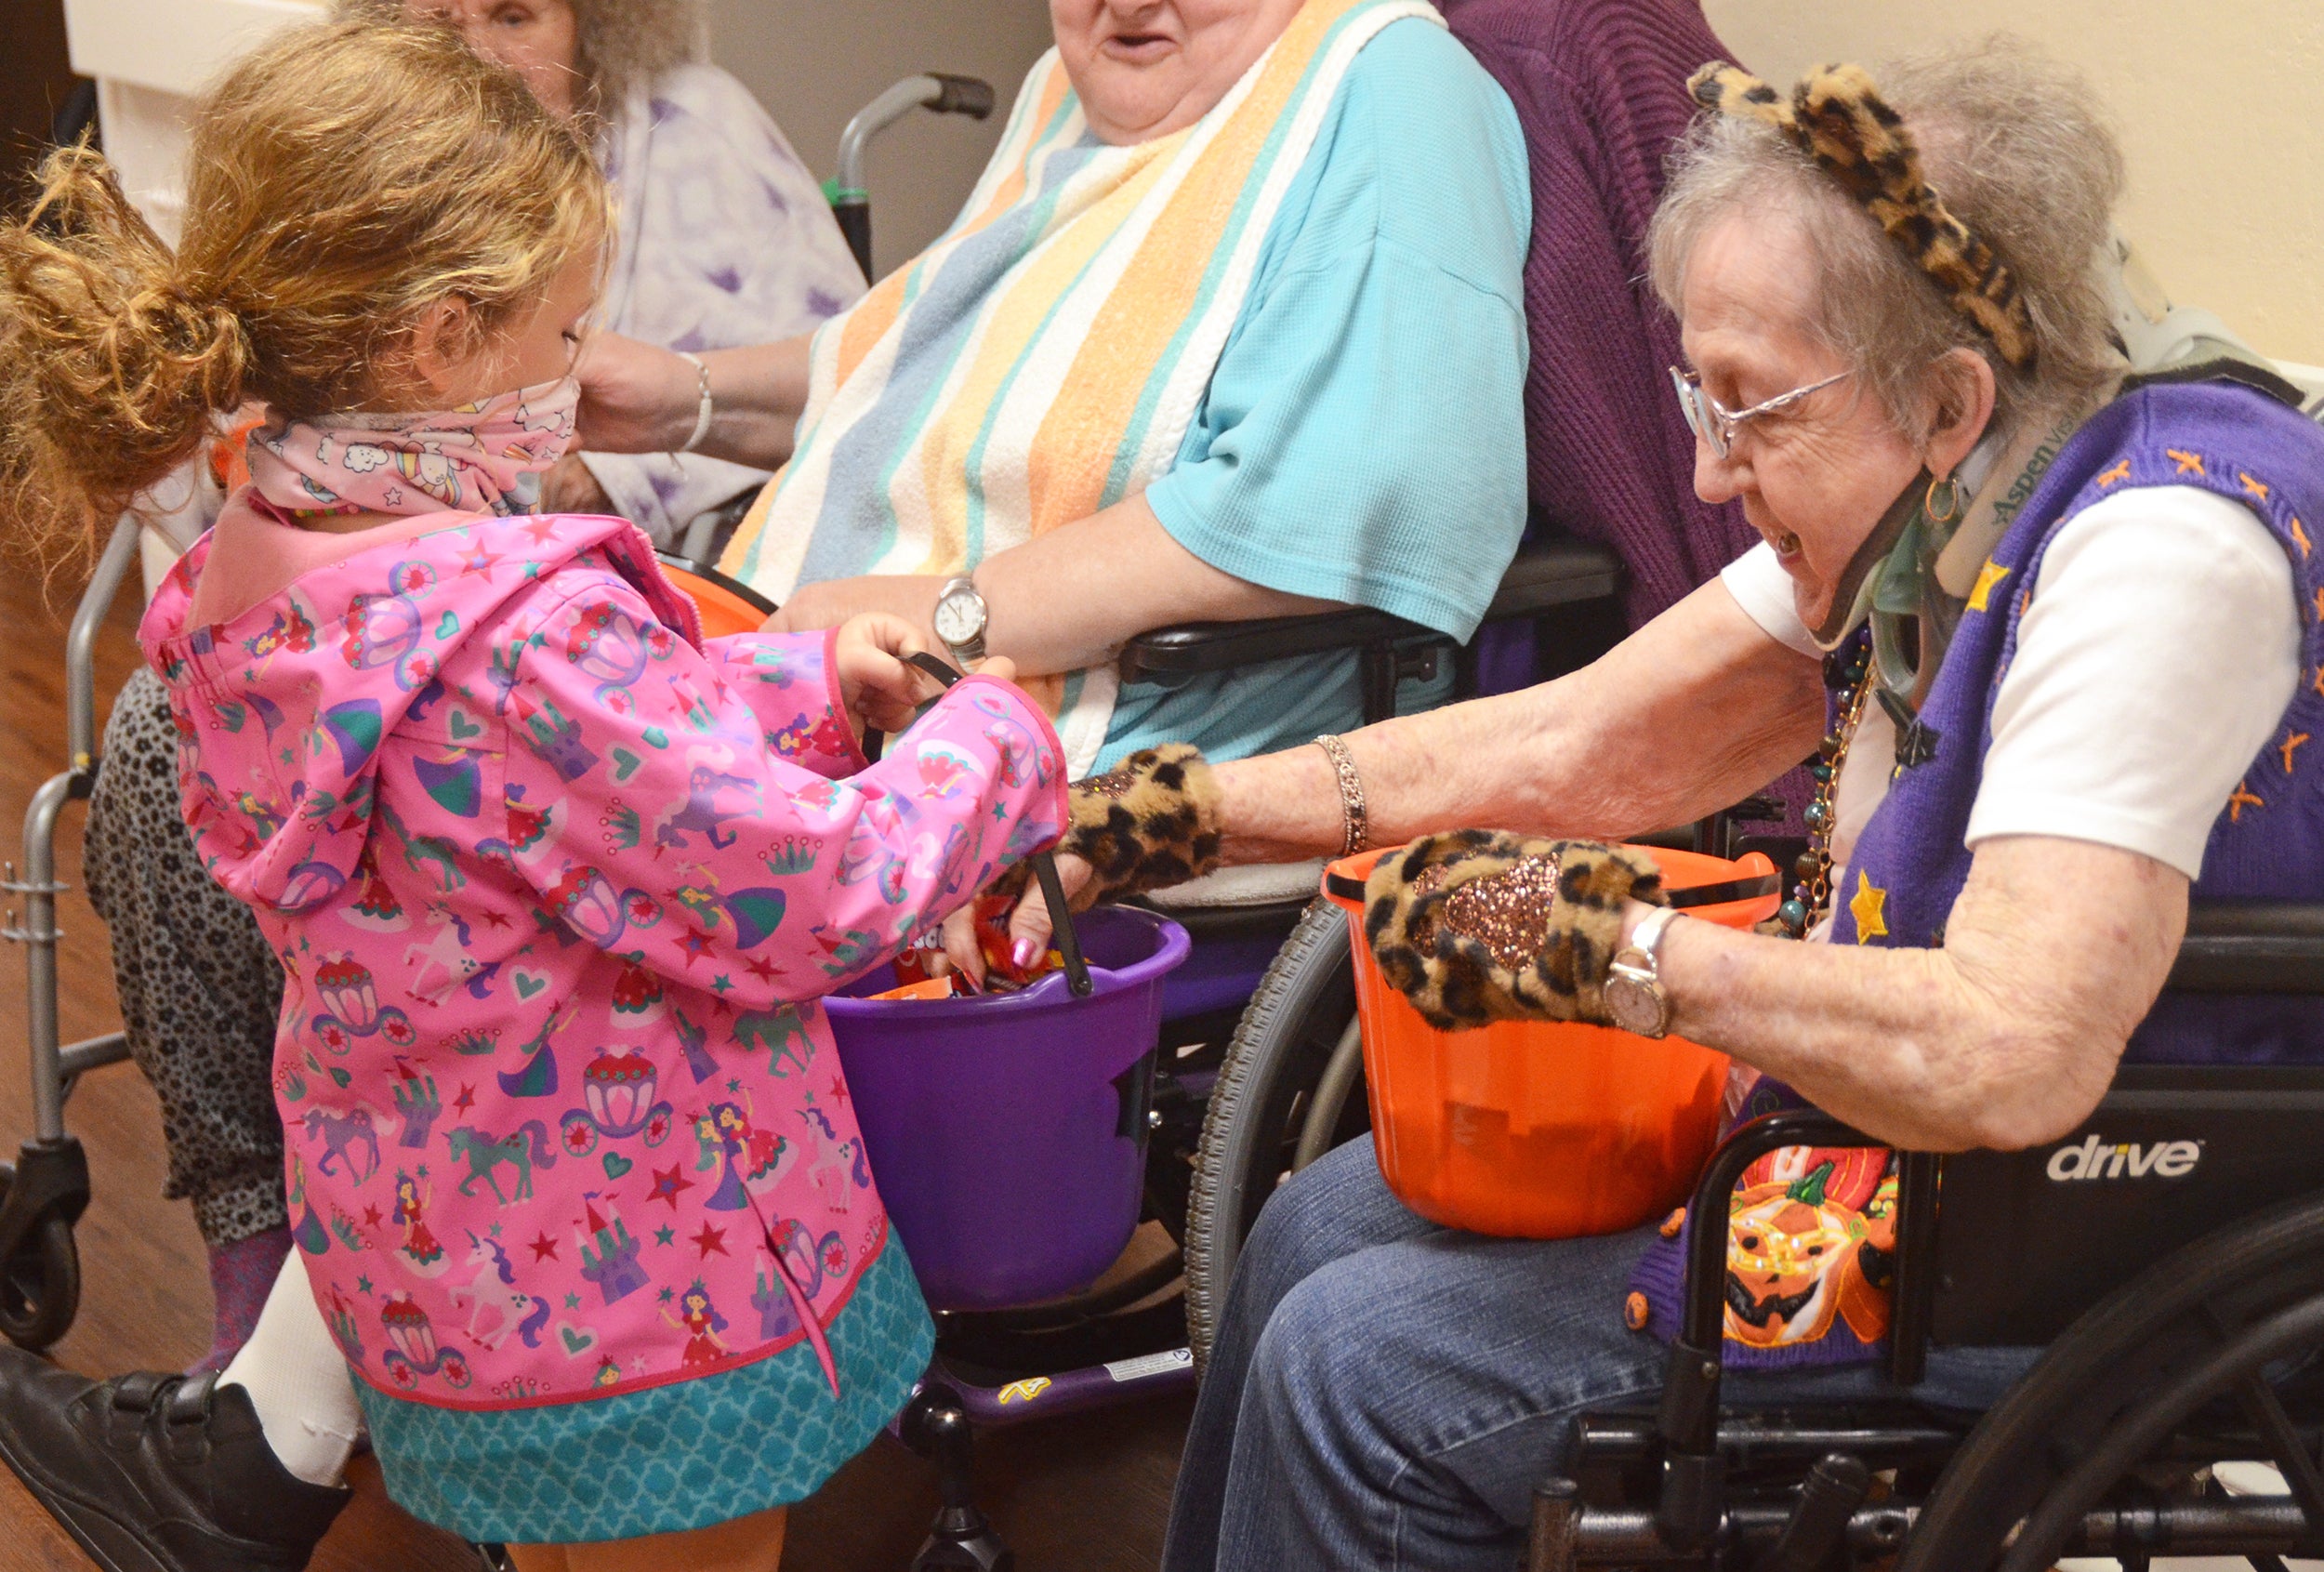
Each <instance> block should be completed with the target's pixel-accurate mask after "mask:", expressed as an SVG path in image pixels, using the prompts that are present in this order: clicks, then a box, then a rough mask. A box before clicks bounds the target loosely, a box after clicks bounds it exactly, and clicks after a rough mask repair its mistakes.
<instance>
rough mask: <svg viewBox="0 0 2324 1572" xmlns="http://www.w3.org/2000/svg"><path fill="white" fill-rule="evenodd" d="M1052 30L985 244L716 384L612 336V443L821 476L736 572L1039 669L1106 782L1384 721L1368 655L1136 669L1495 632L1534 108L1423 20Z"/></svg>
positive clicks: (1084, 11) (1419, 12)
mask: <svg viewBox="0 0 2324 1572" xmlns="http://www.w3.org/2000/svg"><path fill="white" fill-rule="evenodd" d="M1050 12H1051V17H1052V20H1053V23H1054V27H1055V32H1056V37H1057V44H1058V46H1057V49H1056V50H1055V51H1054V52H1053V53H1051V54H1050V55H1048V56H1045V57H1044V58H1043V59H1041V60H1040V61H1039V62H1037V64H1036V65H1035V66H1034V68H1033V70H1032V72H1031V73H1030V74H1029V75H1028V76H1027V77H1026V79H1025V82H1024V85H1023V87H1022V89H1021V90H1020V91H1019V93H1018V96H1017V100H1016V108H1015V110H1014V112H1013V113H1012V115H1011V118H1010V124H1009V125H1008V127H1007V129H1006V130H1005V131H1004V132H1003V134H1002V138H1001V141H1000V145H999V146H998V148H997V150H996V151H995V152H994V155H993V158H992V161H991V163H990V164H989V165H988V166H987V168H986V170H985V173H984V177H983V178H982V179H981V180H980V182H979V184H978V186H977V189H976V190H975V191H974V192H972V193H971V196H970V198H969V201H968V203H967V205H965V206H964V208H963V209H962V213H961V216H960V218H958V219H957V221H956V222H955V224H954V226H953V228H952V229H951V231H948V232H947V233H946V234H945V235H944V236H943V237H942V238H940V239H939V240H938V241H937V242H936V243H935V244H934V245H932V246H931V248H930V249H929V250H928V251H927V252H926V253H924V254H923V255H921V256H920V257H918V258H915V259H913V260H912V261H910V262H908V263H906V264H905V266H904V267H902V268H900V269H898V270H897V271H894V272H893V273H891V274H890V275H889V276H888V277H887V278H886V279H884V280H882V281H881V282H880V283H879V284H876V285H875V286H874V287H873V289H872V292H871V293H870V294H869V295H868V296H867V297H865V299H864V300H863V301H862V302H861V303H860V304H858V305H857V306H855V307H854V308H853V309H852V310H850V311H849V312H848V313H846V314H845V315H844V316H842V317H840V318H838V319H835V320H834V321H833V322H832V323H831V324H828V325H827V326H825V328H824V329H823V330H821V331H820V332H819V333H817V334H815V335H814V336H813V337H812V338H808V337H800V338H794V339H789V340H786V341H784V342H782V343H777V344H772V345H767V346H763V347H760V348H757V349H746V350H727V351H723V352H720V353H713V354H706V355H705V356H703V357H702V359H703V361H704V362H705V363H706V371H704V372H703V373H702V374H700V375H697V373H696V370H695V368H694V367H693V366H692V365H689V364H687V363H684V362H683V361H680V360H679V359H678V358H677V357H675V356H673V355H671V354H669V353H668V352H667V351H664V350H653V349H650V348H648V347H646V346H643V345H640V344H637V343H635V342H632V341H630V340H627V339H621V338H614V337H607V338H604V339H601V340H600V341H599V342H598V343H597V344H596V345H595V346H594V347H593V349H592V350H591V352H590V354H589V355H588V357H586V358H585V361H584V363H583V365H582V368H581V376H582V379H583V383H584V388H585V402H584V404H583V409H582V435H583V439H584V441H585V442H586V443H588V444H589V445H590V446H591V447H592V448H598V449H606V448H612V449H629V448H634V449H640V450H652V449H659V448H665V447H677V446H680V445H683V444H686V443H688V442H689V440H690V439H693V443H694V445H695V448H696V451H700V452H706V453H716V454H720V455H721V456H726V457H730V458H735V459H741V460H745V461H748V462H754V463H771V462H774V461H779V460H783V459H786V458H787V460H788V463H787V465H786V468H785V469H784V470H783V473H782V474H781V475H780V476H779V477H778V478H777V479H776V481H775V482H773V483H772V485H771V486H770V487H769V488H768V490H767V492H766V493H765V494H764V495H762V497H761V499H760V501H759V504H758V506H757V507H756V508H755V509H753V511H752V513H751V514H750V516H749V517H748V518H746V520H745V522H744V523H743V526H742V529H741V531H740V533H739V534H738V535H736V537H735V539H734V540H733V544H732V545H731V546H730V547H729V548H728V549H727V551H726V553H725V555H724V557H723V559H722V560H721V562H720V566H721V567H722V568H723V569H724V570H725V571H726V572H727V573H728V574H730V575H733V576H734V577H736V578H738V579H740V580H742V581H743V582H744V583H746V585H748V586H749V587H750V588H753V589H755V590H757V591H759V593H761V594H763V595H765V596H767V597H768V598H770V599H771V600H772V601H777V602H780V604H781V612H780V614H779V616H778V617H777V620H776V622H775V624H774V626H776V627H781V628H786V629H799V628H812V627H835V626H837V625H838V623H839V622H841V621H843V620H844V619H845V618H846V617H847V616H849V615H851V614H854V613H857V612H864V611H869V610H873V609H875V608H877V609H879V610H883V611H887V612H891V613H892V614H897V615H900V616H903V617H905V619H907V620H908V621H909V622H911V623H912V624H913V625H914V626H915V627H919V628H922V629H924V630H925V631H924V635H923V636H924V637H925V638H926V639H927V640H928V641H929V643H930V646H931V648H947V647H948V648H950V649H951V650H952V651H953V652H954V654H955V655H956V656H957V657H958V658H960V659H963V660H969V659H973V658H975V657H977V656H979V655H982V654H984V653H985V652H987V651H989V652H991V653H993V654H1000V655H1005V656H1007V657H1009V658H1010V660H1012V661H1014V662H1015V663H1016V667H1017V670H1018V673H1019V676H1020V677H1021V678H1023V679H1030V680H1034V681H1035V683H1036V686H1035V691H1036V692H1038V693H1041V694H1043V696H1044V697H1045V699H1046V700H1047V702H1048V703H1049V704H1050V706H1051V707H1052V709H1053V711H1054V712H1055V713H1056V714H1057V716H1058V723H1059V727H1060V731H1061V734H1062V735H1063V738H1064V740H1065V745H1066V749H1067V752H1068V755H1069V757H1070V760H1071V766H1072V769H1073V772H1074V773H1075V774H1076V775H1079V774H1083V773H1088V772H1089V770H1090V769H1091V768H1092V767H1100V768H1103V767H1105V766H1107V765H1110V764H1111V763H1112V762H1114V761H1115V760H1118V759H1119V758H1121V757H1122V756H1124V755H1125V754H1127V753H1129V752H1131V751H1134V750H1135V749H1137V748H1139V747H1141V746H1146V745H1148V744H1150V743H1154V742H1157V741H1161V740H1165V739H1181V740H1188V741H1193V742H1195V743H1198V744H1200V745H1201V746H1204V747H1206V748H1207V749H1208V750H1209V751H1211V752H1213V753H1217V754H1220V755H1221V756H1222V757H1235V756H1239V755H1241V754H1244V753H1250V752H1260V751H1264V750H1266V749H1269V748H1274V747H1281V746H1288V745H1289V744H1291V743H1293V742H1303V741H1305V740H1306V739H1307V738H1309V737H1312V736H1314V735H1315V734H1316V733H1318V732H1333V731H1338V730H1340V729H1341V728H1343V727H1346V726H1350V725H1353V724H1355V723H1356V722H1357V721H1358V720H1359V719H1360V718H1361V717H1362V715H1363V705H1362V686H1363V683H1362V679H1361V676H1360V674H1359V669H1358V661H1357V659H1356V657H1355V656H1354V655H1353V654H1351V653H1347V652H1344V651H1337V652H1330V653H1326V654H1304V655H1302V656H1301V658H1300V660H1299V662H1298V664H1297V665H1290V664H1287V663H1282V662H1270V663H1267V664H1264V665H1261V666H1258V667H1250V668H1248V669H1244V670H1239V671H1209V672H1204V673H1201V674H1198V675H1196V676H1195V677H1194V678H1193V679H1192V680H1189V681H1186V682H1184V683H1183V684H1180V685H1172V686H1168V687H1165V686H1160V685H1152V684H1148V685H1139V686H1126V685H1124V684H1123V683H1121V682H1120V681H1119V680H1118V675H1117V667H1116V656H1117V655H1118V654H1119V653H1120V651H1121V648H1122V646H1123V645H1124V644H1125V643H1127V642H1128V641H1130V640H1131V639H1133V638H1134V637H1136V636H1137V635H1140V634H1142V633H1145V632H1147V631H1148V630H1150V629H1155V628H1160V627H1171V626H1174V625H1179V624H1186V623H1199V622H1244V621H1249V620H1252V619H1258V618H1269V617H1280V616H1285V615H1289V614H1301V613H1307V612H1314V611H1316V610H1319V609H1323V608H1327V607H1333V606H1344V605H1360V606H1365V607H1370V608H1375V609H1377V610H1379V611H1381V612H1386V613H1389V614H1393V615H1395V616H1399V617H1403V618H1406V619H1408V620H1410V621H1411V622H1414V623H1419V624H1422V625H1425V626H1426V627H1430V628H1433V629H1436V630H1438V631H1439V632H1441V633H1443V634H1446V635H1449V636H1450V637H1451V638H1453V639H1457V640H1461V641H1466V640H1467V638H1468V637H1469V636H1470V634H1471V633H1472V631H1473V630H1474V628H1475V627H1476V626H1477V623H1478V621H1479V619H1480V618H1481V617H1482V616H1483V614H1485V612H1486V608H1487V606H1488V605H1489V604H1490V602H1491V601H1493V598H1494V593H1495V590H1496V588H1497V587H1498V586H1499V582H1500V577H1501V573H1502V570H1503V569H1504V568H1505V567H1506V566H1507V565H1508V563H1509V561H1510V559H1511V557H1512V553H1513V552H1514V551H1515V549H1516V546H1517V541H1518V536H1519V534H1520V532H1521V531H1522V529H1523V526H1524V522H1525V471H1524V460H1525V445H1524V431H1523V426H1522V420H1523V407H1522V403H1521V392H1522V388H1523V384H1524V378H1525V347H1526V340H1525V315H1524V306H1523V289H1522V284H1521V277H1520V275H1521V271H1522V269H1523V267H1524V263H1525V240H1526V234H1527V231H1528V228H1529V219H1530V213H1529V210H1528V202H1527V198H1526V190H1527V187H1526V178H1525V172H1526V166H1525V143H1524V140H1523V138H1522V136H1521V134H1520V132H1519V129H1518V125H1517V122H1516V117H1515V115H1514V113H1513V112H1512V110H1511V107H1510V104H1509V100H1508V99H1507V98H1506V97H1505V96H1504V95H1503V94H1502V93H1501V92H1500V90H1499V88H1497V87H1496V86H1494V84H1493V82H1492V80H1491V78H1489V77H1488V76H1486V73H1485V72H1484V71H1483V69H1482V68H1481V67H1479V66H1478V64H1477V63H1476V62H1475V61H1474V60H1473V59H1471V58H1470V56H1469V55H1468V53H1467V52H1466V51H1465V50H1464V49H1463V48H1462V47H1461V46H1460V44H1459V41H1457V40H1456V39H1454V38H1453V37H1452V36H1451V35H1450V34H1449V33H1447V32H1446V29H1445V28H1444V26H1443V25H1442V24H1441V19H1439V18H1438V17H1437V16H1436V14H1435V12H1434V11H1433V10H1432V9H1430V8H1429V7H1426V6H1423V5H1418V4H1412V3H1408V0H1233V3H1206V4H1202V5H1193V4H1186V5H1170V4H1159V5H1156V4H1140V5H1131V4H1127V3H1125V0H1054V3H1053V4H1052V5H1051V7H1050ZM1447 675H1448V674H1447ZM1448 692H1449V682H1448V681H1443V680H1440V681H1439V683H1438V684H1437V685H1436V686H1435V687H1434V688H1433V690H1425V689H1424V690H1419V691H1413V692H1408V693H1407V694H1406V698H1407V700H1409V701H1414V702H1431V701H1434V702H1441V700H1442V699H1443V697H1444V696H1446V694H1447V693H1448Z"/></svg>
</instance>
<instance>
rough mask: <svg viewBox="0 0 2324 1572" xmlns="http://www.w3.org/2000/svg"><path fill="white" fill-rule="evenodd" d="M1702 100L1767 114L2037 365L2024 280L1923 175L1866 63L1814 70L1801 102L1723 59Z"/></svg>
mask: <svg viewBox="0 0 2324 1572" xmlns="http://www.w3.org/2000/svg"><path fill="white" fill-rule="evenodd" d="M1686 86H1687V91H1688V92H1690V93H1691V94H1693V95H1694V99H1695V101H1696V102H1697V103H1698V104H1700V105H1701V106H1702V107H1703V108H1705V109H1708V110H1715V111H1717V112H1720V113H1722V114H1731V115H1738V116H1742V117H1745V118H1748V119H1752V120H1757V121H1759V122H1761V123H1762V124H1763V125H1769V126H1772V127H1773V128H1774V129H1776V131H1778V132H1780V133H1781V134H1783V135H1784V136H1786V137H1789V139H1791V140H1793V141H1794V142H1796V143H1798V144H1799V146H1800V149H1801V151H1802V152H1805V153H1807V154H1808V156H1810V157H1811V158H1813V159H1815V160H1816V165H1817V166H1818V167H1820V168H1821V169H1823V170H1824V171H1825V172H1826V173H1827V174H1829V175H1830V176H1831V177H1832V178H1834V179H1835V180H1838V181H1839V182H1840V185H1841V188H1842V190H1843V191H1845V192H1847V193H1848V194H1849V195H1850V196H1852V197H1854V198H1855V200H1856V201H1857V203H1859V204H1860V205H1862V206H1863V208H1864V210H1865V211H1866V212H1867V213H1869V214H1870V215H1871V216H1872V218H1873V220H1874V221H1875V222H1876V223H1878V224H1879V225H1880V226H1881V228H1882V230H1883V231H1886V232H1887V234H1888V236H1889V238H1890V239H1891V240H1894V241H1895V243H1896V244H1898V245H1900V246H1902V247H1903V248H1904V251H1905V255H1906V256H1908V257H1909V258H1912V260H1913V262H1914V263H1915V264H1916V265H1917V266H1918V267H1919V268H1920V269H1921V271H1922V272H1924V273H1926V274H1928V275H1929V277H1930V278H1932V279H1934V281H1935V283H1936V285H1937V287H1938V288H1939V289H1941V290H1943V291H1944V292H1945V300H1946V304H1948V306H1950V307H1951V308H1952V309H1953V310H1955V311H1958V312H1959V313H1960V314H1961V315H1962V316H1964V317H1966V318H1968V319H1969V321H1970V322H1971V323H1972V324H1974V325H1975V326H1976V327H1977V328H1978V330H1979V331H1981V332H1982V333H1984V334H1985V336H1986V337H1987V338H1990V339H1991V340H1992V341H1993V345H1994V348H1995V349H1997V350H2000V355H2001V358H2002V359H2003V360H2005V361H2007V362H2008V363H2010V364H2011V365H2013V366H2015V367H2016V368H2018V369H2019V370H2021V371H2023V370H2027V369H2029V368H2030V367H2031V366H2032V365H2033V363H2034V333H2033V317H2032V313H2031V312H2029V311H2028V310H2027V307H2026V300H2025V297H2024V296H2022V295H2021V294H2019V293H2018V288H2017V277H2016V275H2015V274H2014V272H2012V271H2010V268H2009V266H2008V264H2007V263H2005V262H2003V261H2002V260H2001V259H2000V258H1999V257H1997V256H1995V255H1994V252H1993V248H1992V247H1991V246H1990V245H1988V244H1986V243H1985V242H1984V241H1983V240H1982V239H1980V238H1979V237H1978V235H1977V233H1976V231H1974V230H1972V229H1971V228H1970V227H1969V226H1968V225H1966V224H1964V223H1962V222H1961V220H1960V219H1959V218H1955V217H1954V216H1953V213H1952V211H1951V210H1950V209H1949V208H1948V207H1947V206H1946V205H1945V202H1944V199H1943V198H1942V197H1940V196H1938V195H1937V194H1936V191H1935V189H1934V187H1932V186H1931V185H1930V184H1929V182H1928V180H1927V178H1925V177H1924V176H1923V175H1922V174H1921V152H1920V150H1919V149H1918V148H1917V147H1915V146H1914V145H1913V140H1912V133H1911V132H1910V131H1908V130H1907V129H1906V128H1905V123H1904V121H1903V119H1902V118H1900V117H1899V116H1898V115H1897V113H1896V112H1895V110H1893V109H1891V108H1889V107H1888V105H1887V103H1886V102H1885V101H1884V100H1883V99H1882V98H1881V96H1880V91H1879V89H1878V88H1876V87H1874V86H1872V78H1871V77H1870V76H1869V75H1868V74H1867V73H1866V72H1865V70H1864V68H1863V67H1861V66H1854V65H1828V66H1825V67H1823V68H1821V69H1820V70H1818V71H1816V72H1813V73H1810V74H1809V75H1808V77H1807V78H1806V80H1804V81H1802V83H1801V84H1800V85H1799V86H1797V87H1795V88H1793V89H1792V91H1791V99H1790V101H1789V103H1787V102H1785V101H1784V98H1783V95H1781V94H1780V93H1778V92H1776V90H1775V89H1774V88H1773V87H1770V86H1768V85H1767V84H1766V83H1764V82H1762V81H1761V80H1760V79H1759V78H1758V77H1756V76H1753V75H1751V74H1750V73H1749V72H1746V71H1744V70H1742V69H1740V68H1739V67H1736V66H1731V65H1725V64H1722V63H1720V62H1718V61H1713V62H1712V63H1710V65H1707V66H1705V67H1703V68H1702V69H1701V70H1700V71H1698V72H1697V73H1695V74H1694V75H1693V76H1692V77H1690V78H1689V79H1688V81H1687V84H1686Z"/></svg>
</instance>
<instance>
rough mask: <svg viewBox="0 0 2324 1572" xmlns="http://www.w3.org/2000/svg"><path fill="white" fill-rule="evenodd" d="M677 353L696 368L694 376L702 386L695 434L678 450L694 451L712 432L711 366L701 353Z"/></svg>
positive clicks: (695, 417) (695, 418)
mask: <svg viewBox="0 0 2324 1572" xmlns="http://www.w3.org/2000/svg"><path fill="white" fill-rule="evenodd" d="M677 354H678V358H679V359H680V360H681V361H685V362H686V363H689V364H691V365H692V366H693V368H694V376H695V377H696V379H697V380H698V381H699V382H700V383H701V388H702V405H701V407H700V408H699V409H697V410H696V411H695V412H694V434H693V436H691V437H688V438H687V439H686V445H685V446H683V447H681V448H680V449H679V450H678V451H679V452H680V453H692V452H693V450H694V449H696V448H698V447H700V446H701V445H702V439H703V438H705V437H706V436H708V435H709V434H710V368H709V367H708V366H706V365H705V364H703V363H702V357H701V356H700V355H694V354H688V353H687V352H686V351H685V350H678V351H677Z"/></svg>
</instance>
